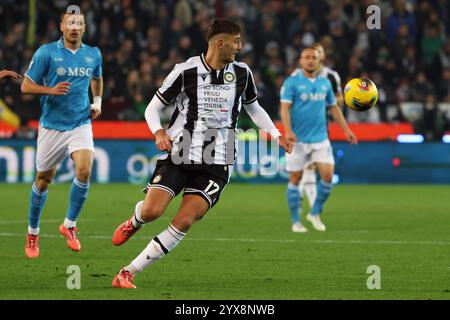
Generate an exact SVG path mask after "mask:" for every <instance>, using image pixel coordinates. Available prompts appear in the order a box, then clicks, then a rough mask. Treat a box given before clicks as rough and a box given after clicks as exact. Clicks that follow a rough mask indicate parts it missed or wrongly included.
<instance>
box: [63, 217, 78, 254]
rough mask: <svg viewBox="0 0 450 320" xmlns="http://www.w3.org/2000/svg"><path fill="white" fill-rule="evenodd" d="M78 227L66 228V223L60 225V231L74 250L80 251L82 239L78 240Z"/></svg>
mask: <svg viewBox="0 0 450 320" xmlns="http://www.w3.org/2000/svg"><path fill="white" fill-rule="evenodd" d="M77 232H78V229H77V228H66V227H65V226H64V224H62V225H60V226H59V233H60V234H61V235H62V236H63V237H64V238H66V240H67V246H68V247H69V248H70V249H72V250H73V251H80V249H81V244H80V240H78V235H77Z"/></svg>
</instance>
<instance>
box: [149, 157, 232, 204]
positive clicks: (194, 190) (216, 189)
mask: <svg viewBox="0 0 450 320" xmlns="http://www.w3.org/2000/svg"><path fill="white" fill-rule="evenodd" d="M229 178H230V166H229V165H218V164H209V165H206V164H174V163H173V162H172V161H171V159H170V157H169V158H167V159H163V160H158V161H157V162H156V168H155V171H154V172H153V175H152V177H151V179H150V181H149V183H148V184H147V187H146V188H145V189H144V190H143V191H144V192H145V193H147V191H148V189H151V188H155V189H161V190H164V191H166V192H168V193H169V194H170V195H171V196H172V197H173V198H175V197H176V196H177V195H178V194H179V193H180V192H181V191H182V190H183V189H184V194H183V196H184V195H198V196H200V197H202V198H203V199H204V200H205V201H206V202H208V205H209V207H210V208H212V207H213V206H214V205H215V204H216V203H217V202H218V201H219V197H220V194H221V193H222V191H223V189H224V188H225V186H226V185H227V183H228V181H229Z"/></svg>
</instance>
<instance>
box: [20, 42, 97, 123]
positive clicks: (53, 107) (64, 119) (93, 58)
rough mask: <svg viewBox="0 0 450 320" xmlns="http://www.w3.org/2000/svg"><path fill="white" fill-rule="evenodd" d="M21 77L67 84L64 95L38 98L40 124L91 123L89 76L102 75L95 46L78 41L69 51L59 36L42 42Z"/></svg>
mask: <svg viewBox="0 0 450 320" xmlns="http://www.w3.org/2000/svg"><path fill="white" fill-rule="evenodd" d="M25 76H26V77H28V78H29V79H30V80H32V81H33V82H35V83H37V84H39V85H44V86H47V87H53V86H55V85H56V84H57V83H59V82H64V81H67V82H70V83H71V85H70V91H69V93H68V94H67V95H61V96H45V95H43V96H41V97H40V102H41V107H42V115H41V118H40V120H39V124H40V125H41V126H42V127H44V128H48V129H53V130H58V131H68V130H73V129H75V128H77V127H79V126H81V125H84V124H88V123H90V122H91V117H90V101H89V85H90V82H91V78H96V79H98V78H100V77H101V76H102V56H101V53H100V50H99V49H98V48H97V47H91V46H88V45H86V44H83V43H82V44H81V47H80V48H79V49H78V50H76V51H72V50H69V49H67V48H65V47H64V44H63V40H62V38H61V39H60V40H58V41H56V42H52V43H49V44H45V45H42V46H41V47H39V49H38V50H37V51H36V52H35V53H34V55H33V59H32V60H31V63H30V67H29V68H28V70H27V72H26V73H25Z"/></svg>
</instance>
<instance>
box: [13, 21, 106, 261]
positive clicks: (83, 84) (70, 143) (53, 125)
mask: <svg viewBox="0 0 450 320" xmlns="http://www.w3.org/2000/svg"><path fill="white" fill-rule="evenodd" d="M60 29H61V32H62V34H63V36H62V37H61V39H59V40H58V41H56V42H52V43H49V44H45V45H42V46H41V47H40V48H39V49H38V50H37V51H36V52H35V54H34V55H33V58H32V60H31V63H30V66H29V68H28V71H27V72H26V73H25V79H24V81H23V83H22V86H21V89H22V92H23V93H27V94H38V95H41V97H40V104H41V108H42V114H41V118H40V121H39V131H38V140H37V155H36V171H37V173H36V180H35V182H34V184H33V187H32V189H31V197H30V211H29V226H28V234H27V240H26V245H25V254H26V256H27V257H28V258H37V257H38V256H39V245H38V239H39V220H40V216H41V212H42V208H43V207H44V205H45V201H46V199H47V193H48V185H49V184H50V183H51V181H52V179H53V177H54V176H55V173H56V166H57V165H58V164H59V163H60V162H61V161H62V160H63V159H64V158H65V156H66V153H67V152H68V154H69V155H70V156H71V158H72V159H73V161H74V163H75V178H74V179H73V183H72V187H71V189H70V194H69V208H68V210H67V214H66V219H65V220H64V223H63V224H61V225H60V226H59V232H60V233H61V234H62V235H63V236H64V237H65V238H66V240H67V244H68V246H69V248H70V249H72V250H73V251H79V250H80V249H81V245H80V241H79V239H78V235H77V229H76V221H77V218H78V215H79V213H80V211H81V209H82V207H83V204H84V202H85V200H86V198H87V194H88V190H89V179H90V176H91V170H92V163H93V160H94V142H93V135H92V126H91V119H95V118H97V117H98V116H100V114H101V100H102V98H101V96H102V92H103V78H102V57H101V53H100V50H99V49H98V48H97V47H91V46H88V45H86V44H84V43H82V42H81V39H82V37H83V34H84V31H85V20H84V16H83V15H82V14H65V15H63V16H62V19H61V24H60ZM89 87H90V88H91V91H92V96H93V100H94V101H93V104H91V103H90V101H89Z"/></svg>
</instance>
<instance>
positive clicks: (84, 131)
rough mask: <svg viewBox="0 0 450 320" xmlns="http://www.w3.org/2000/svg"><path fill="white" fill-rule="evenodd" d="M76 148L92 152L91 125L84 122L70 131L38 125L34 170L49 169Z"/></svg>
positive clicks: (76, 149) (42, 170)
mask: <svg viewBox="0 0 450 320" xmlns="http://www.w3.org/2000/svg"><path fill="white" fill-rule="evenodd" d="M78 150H91V151H92V152H94V138H93V134H92V125H91V124H85V125H82V126H80V127H78V128H75V129H73V130H70V131H58V130H52V129H47V128H43V127H41V126H39V131H38V139H37V152H36V170H37V171H40V172H44V171H50V170H52V169H53V168H55V167H56V166H57V165H58V164H59V163H60V162H61V161H63V160H64V158H65V157H66V155H67V151H68V154H69V155H71V154H72V153H73V152H75V151H78Z"/></svg>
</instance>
